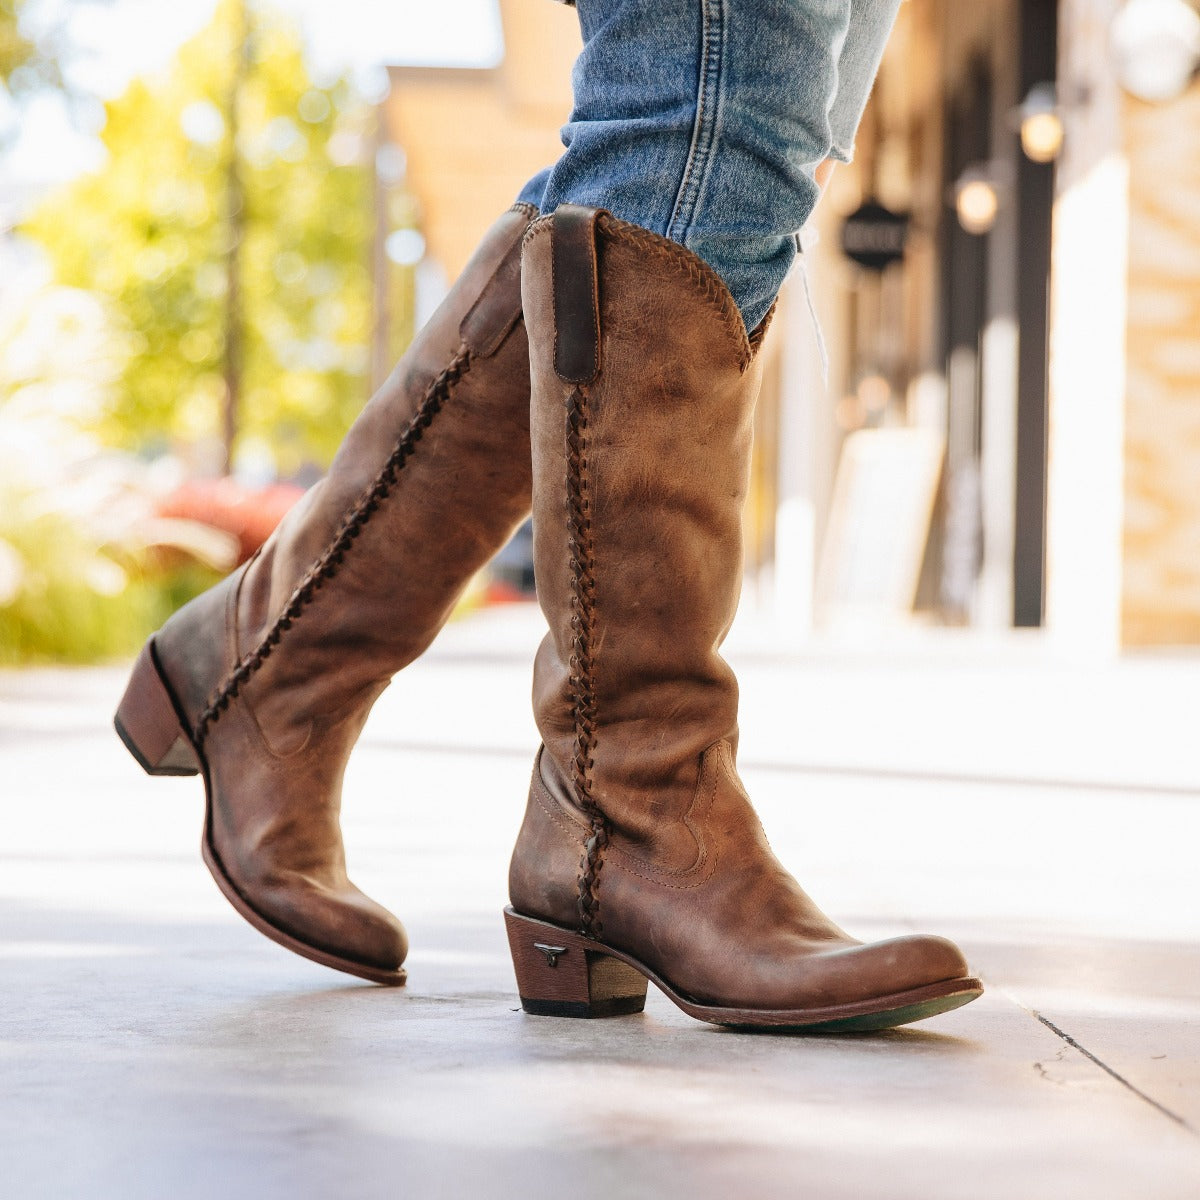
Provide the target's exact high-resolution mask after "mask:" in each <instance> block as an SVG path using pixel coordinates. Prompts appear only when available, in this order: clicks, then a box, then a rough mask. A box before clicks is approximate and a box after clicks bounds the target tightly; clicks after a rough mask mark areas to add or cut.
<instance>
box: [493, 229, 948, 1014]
mask: <svg viewBox="0 0 1200 1200" xmlns="http://www.w3.org/2000/svg"><path fill="white" fill-rule="evenodd" d="M593 220H594V231H595V243H594V255H591V254H589V253H588V252H585V251H583V250H580V249H579V236H578V231H579V229H580V227H581V219H580V215H579V213H578V212H572V213H571V214H569V230H570V240H569V242H560V241H559V233H560V225H559V219H558V217H557V216H556V217H554V218H543V219H542V220H540V221H538V222H536V223H535V224H534V226H533V228H532V229H531V231H530V234H529V235H528V237H527V238H526V242H525V254H524V264H523V270H522V288H523V293H524V313H525V321H526V328H527V332H528V336H529V343H530V355H531V375H532V402H531V422H530V433H531V443H532V449H533V463H534V484H533V505H534V556H535V566H536V573H537V580H538V594H539V599H540V602H541V605H542V608H543V610H544V612H545V614H546V618H547V620H548V622H549V626H550V633H549V635H548V636H547V637H546V639H545V640H544V641H543V643H542V645H541V648H540V650H539V652H538V655H537V660H536V664H535V671H534V707H535V712H536V716H537V722H538V727H539V729H540V731H541V734H542V739H543V748H542V750H541V752H540V753H539V757H538V762H537V764H536V765H535V769H534V774H533V780H532V785H531V788H530V796H529V803H528V808H527V812H526V817H525V821H524V825H523V827H522V829H521V833H520V836H519V838H518V842H517V847H516V850H515V852H514V855H513V860H512V865H511V871H510V879H509V886H510V896H511V900H512V904H513V907H514V908H515V909H516V910H517V912H518V913H522V914H525V915H527V916H531V917H537V918H541V919H543V920H549V921H553V922H555V923H557V924H560V925H564V926H573V927H575V928H578V929H580V931H581V932H584V933H588V934H590V935H591V936H593V937H595V938H596V939H598V940H599V941H601V942H603V943H604V944H606V945H609V946H612V947H614V948H616V949H619V950H622V951H624V952H625V953H628V954H630V955H632V956H634V957H635V958H636V959H638V960H639V961H640V962H642V963H643V964H644V965H646V966H647V967H649V968H650V969H652V970H653V971H655V972H656V973H658V974H659V975H660V976H661V977H662V978H663V979H664V980H666V981H667V982H669V983H670V984H671V985H672V987H673V988H674V989H675V990H676V991H678V992H681V993H682V994H683V995H685V996H687V997H690V998H692V999H693V1000H696V1001H700V1002H703V1003H706V1004H712V1005H720V1006H727V1007H730V1008H742V1009H789V1010H792V1009H805V1008H817V1007H823V1006H828V1005H837V1004H848V1003H853V1002H856V1001H861V1000H866V999H871V998H874V997H879V996H887V995H892V994H895V993H898V992H903V991H907V990H908V989H912V988H919V987H922V986H924V985H926V984H932V983H937V982H940V981H943V980H948V979H958V978H960V977H963V976H965V975H966V964H965V963H964V961H963V958H962V955H961V954H960V953H959V951H958V950H957V948H956V947H955V946H954V945H953V944H951V943H950V942H948V941H945V940H944V939H942V938H937V937H925V936H910V937H902V938H894V939H890V940H888V941H884V942H878V943H875V944H873V945H862V944H860V943H859V942H857V941H855V940H854V939H853V938H851V937H849V936H848V935H847V934H846V933H844V932H843V931H842V930H841V929H839V928H838V927H837V926H836V925H835V924H833V922H831V921H830V920H829V919H828V918H827V917H826V916H825V915H824V914H823V913H822V912H821V911H820V910H819V909H818V908H817V907H816V906H815V904H813V902H812V901H811V900H810V899H809V897H808V896H807V895H805V893H804V892H803V890H802V889H801V888H800V887H799V885H798V884H797V883H796V882H795V880H793V879H792V877H791V876H790V875H789V874H788V873H787V872H786V871H785V870H784V868H783V867H782V866H781V865H780V863H779V862H778V860H777V859H776V858H775V856H774V855H773V853H772V852H771V849H770V847H769V845H768V844H767V840H766V837H765V836H764V834H763V831H762V827H761V825H760V823H759V821H758V818H757V817H756V815H755V813H754V811H753V809H752V807H751V805H750V802H749V800H748V798H747V796H746V793H745V791H744V790H743V788H742V785H741V783H740V781H739V779H738V775H737V771H736V767H735V754H736V746H737V701H738V696H737V684H736V681H735V679H734V676H733V673H732V671H731V670H730V668H729V666H728V665H727V664H726V663H725V661H724V660H723V659H722V658H721V657H720V655H719V654H718V647H719V645H720V643H721V641H722V640H723V639H724V636H725V634H726V632H727V630H728V628H729V625H730V623H731V621H732V620H733V616H734V611H735V608H736V605H737V599H738V591H739V588H740V582H741V569H742V527H741V510H742V505H743V502H744V500H745V497H746V492H747V487H748V482H749V474H750V437H751V414H752V409H753V405H754V401H755V398H756V394H757V391H758V386H759V364H758V362H757V358H756V350H757V346H758V344H759V342H760V340H761V332H762V331H759V334H758V335H756V337H755V338H754V339H753V340H752V339H749V338H747V336H746V333H745V330H744V328H743V326H742V323H741V319H740V315H739V314H738V312H737V309H736V307H735V306H734V303H733V300H732V298H731V297H730V296H729V293H728V291H727V290H726V289H725V287H724V285H723V284H722V283H721V281H720V280H719V279H718V278H717V277H716V276H715V274H714V273H713V272H712V271H711V270H710V269H709V268H708V267H707V266H706V265H705V264H704V263H703V262H701V261H700V260H699V259H698V258H696V257H695V256H694V255H692V254H690V253H689V252H688V251H686V250H684V249H682V248H680V247H679V246H677V245H675V244H673V243H671V242H668V241H665V240H664V239H662V238H659V237H657V236H655V235H654V234H651V233H648V232H647V231H645V230H642V229H639V228H637V227H635V226H630V225H627V224H625V223H623V222H620V221H617V220H615V219H614V218H612V217H611V216H609V215H608V214H606V213H600V214H593ZM568 258H569V259H571V262H570V263H568V262H567V261H565V260H566V259H568ZM592 261H594V262H595V264H596V266H595V270H596V275H597V279H596V282H597V288H596V291H597V294H598V297H599V314H600V321H599V327H600V359H599V362H600V366H599V371H598V374H597V375H596V377H595V379H594V381H593V382H590V383H579V382H577V381H574V380H572V379H569V378H568V379H564V378H563V377H562V375H561V373H560V372H558V371H556V369H555V367H556V361H557V356H556V350H555V348H556V346H561V345H562V344H563V343H564V342H572V341H579V342H585V341H586V339H587V337H588V336H589V334H588V330H587V329H586V328H583V329H579V328H576V329H573V330H567V329H563V328H561V327H557V323H556V314H557V316H558V317H561V315H562V313H563V312H564V311H565V310H564V306H563V305H562V304H561V303H557V304H556V294H555V289H556V286H558V285H557V283H556V276H557V277H558V279H560V280H561V278H562V275H563V272H564V271H566V270H571V271H573V272H576V273H583V274H584V275H586V273H587V272H588V271H589V270H591V269H592V268H591V262H592ZM571 286H572V288H573V289H575V291H576V292H581V291H585V290H586V288H585V286H584V284H583V283H582V282H581V281H580V280H579V279H578V278H575V279H573V281H572V284H571ZM584 324H585V325H586V322H585V323H584Z"/></svg>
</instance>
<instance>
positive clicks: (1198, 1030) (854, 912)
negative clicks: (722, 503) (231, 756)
mask: <svg viewBox="0 0 1200 1200" xmlns="http://www.w3.org/2000/svg"><path fill="white" fill-rule="evenodd" d="M539 629H540V625H539V618H538V616H537V614H536V611H530V610H528V609H524V608H516V609H511V610H500V611H495V612H487V613H483V614H480V615H478V616H476V617H472V618H470V619H467V620H465V621H462V622H460V623H458V624H456V625H454V626H452V627H451V628H450V629H448V630H447V631H446V633H445V634H444V635H443V637H442V639H441V640H440V641H439V643H438V644H437V646H435V648H434V649H433V651H431V652H430V654H429V655H427V656H426V657H425V659H423V660H422V662H421V663H419V664H417V665H416V666H415V667H414V668H412V669H411V670H410V671H408V672H406V673H405V674H404V675H403V676H402V677H401V678H400V679H399V680H398V681H397V683H396V685H395V686H394V687H393V688H392V689H391V690H390V691H389V693H388V694H387V695H386V696H385V698H384V700H383V701H382V702H381V703H380V705H379V706H378V708H377V711H376V713H375V715H374V716H373V717H372V720H371V723H370V724H369V726H368V729H367V731H366V734H365V735H364V740H363V743H362V745H361V747H360V750H359V753H358V754H357V755H356V757H355V760H354V763H353V764H352V768H351V772H350V775H349V778H348V782H347V812H346V833H347V841H348V846H349V854H350V861H351V865H352V867H353V869H354V874H355V877H356V879H357V881H358V882H359V883H360V884H361V886H363V887H364V888H365V889H366V890H367V891H368V892H370V893H371V894H372V895H374V896H376V897H377V898H379V899H380V900H381V901H382V902H383V903H385V904H387V905H388V906H389V907H391V908H392V909H394V910H395V911H396V912H398V913H400V914H401V915H402V916H403V917H404V919H405V922H406V924H407V925H408V927H409V932H410V935H411V939H412V944H413V951H412V955H411V957H410V959H409V964H408V966H409V975H410V983H409V986H408V987H407V988H406V989H404V990H403V991H389V990H385V989H379V988H374V987H371V986H369V985H361V986H360V985H358V984H356V983H354V982H353V981H350V980H349V979H347V978H345V977H342V976H339V975H336V974H334V973H332V972H329V971H326V970H324V969H322V968H320V967H317V966H315V965H313V964H310V963H307V962H304V961H303V960H301V959H298V958H296V957H294V956H292V955H289V954H287V953H286V952H285V951H283V950H281V949H279V948H277V947H275V946H273V945H272V944H271V943H269V942H267V941H265V940H264V939H263V938H261V937H260V936H259V935H257V934H256V933H254V932H253V931H252V930H251V929H250V928H249V927H248V926H246V925H245V924H244V923H243V922H242V921H241V920H240V919H239V918H238V917H237V916H236V915H235V914H234V913H233V911H232V910H231V909H230V908H229V907H228V906H227V905H226V903H225V901H224V900H223V899H222V898H221V897H220V895H219V894H218V892H217V890H216V888H215V886H214V885H213V884H212V882H211V880H210V879H209V878H208V876H207V873H206V872H205V870H204V868H203V866H202V865H201V863H200V860H199V855H198V853H197V841H198V838H199V833H200V820H201V808H202V801H201V790H200V787H199V785H198V783H197V781H195V780H169V779H167V780H152V779H148V778H146V777H145V776H143V775H142V774H141V773H140V771H139V770H138V769H137V768H136V766H135V765H134V763H133V761H132V760H131V759H130V758H129V757H128V755H127V754H126V753H125V751H124V750H123V748H122V747H121V746H120V744H119V743H118V742H117V740H116V738H115V737H114V736H113V735H112V734H111V732H110V729H109V725H108V721H109V718H110V714H111V710H112V707H113V706H114V704H115V701H116V698H117V697H118V695H119V692H120V689H121V687H122V685H123V673H122V672H121V671H117V670H89V671H60V670H48V671H34V672H23V673H9V674H0V756H2V759H0V761H2V764H3V773H2V775H0V778H2V780H3V783H2V784H0V787H2V788H3V793H2V794H3V807H2V809H0V811H2V813H3V837H2V838H0V1080H2V1082H3V1086H2V1089H0V1195H3V1196H12V1197H14V1198H16V1197H19V1198H22V1200H24V1198H31V1200H32V1198H38V1197H53V1198H55V1200H58V1198H60V1197H61V1198H64V1200H65V1198H67V1197H70V1198H72V1200H75V1198H85V1200H93V1198H95V1200H109V1198H112V1200H143V1198H145V1200H160V1198H165V1197H171V1198H172V1200H175V1198H178V1200H190V1198H191V1197H197V1198H198V1197H201V1196H203V1197H210V1196H213V1195H222V1196H227V1197H232V1198H241V1197H246V1198H250V1197H254V1198H255V1200H273V1198H275V1197H279V1198H281V1200H282V1198H285V1197H286V1198H288V1200H297V1198H304V1200H308V1198H312V1200H325V1198H331V1200H343V1198H344V1200H358V1198H360V1197H363V1198H365V1197H380V1198H383V1197H388V1198H389V1200H391V1198H394V1197H397V1196H400V1197H407V1196H412V1197H443V1196H444V1197H476V1196H478V1197H488V1198H490V1197H495V1198H507V1197H514V1198H517V1197H520V1198H529V1200H540V1198H542V1197H547V1198H548V1197H551V1196H559V1195H569V1196H571V1197H573V1198H574V1200H592V1198H593V1197H594V1198H596V1200H599V1198H600V1197H605V1198H608V1197H678V1198H680V1200H682V1198H684V1197H687V1198H689V1200H690V1198H696V1200H706V1198H708V1197H718V1196H720V1197H728V1196H732V1197H736V1198H741V1197H747V1198H759V1197H804V1198H806V1200H876V1198H878V1200H942V1198H945V1200H962V1197H966V1196H970V1197H971V1198H972V1200H991V1198H993V1197H994V1198H996V1200H1018V1198H1019V1200H1042V1198H1045V1200H1072V1198H1074V1197H1081V1198H1082V1197H1087V1198H1088V1200H1118V1198H1120V1200H1124V1198H1126V1197H1128V1198H1131V1200H1132V1198H1135V1197H1136V1198H1138V1200H1145V1198H1160V1197H1161V1198H1164V1200H1166V1198H1172V1200H1176V1198H1177V1200H1195V1198H1196V1197H1197V1196H1200V901H1198V900H1197V889H1196V877H1197V871H1196V854H1197V849H1196V848H1197V846H1198V845H1200V759H1198V758H1197V756H1196V754H1195V750H1194V747H1195V739H1196V735H1195V715H1194V714H1195V680H1196V678H1197V669H1196V668H1197V666H1198V665H1200V663H1198V662H1197V660H1196V659H1188V658H1186V657H1163V658H1145V659H1141V660H1136V661H1126V662H1121V663H1117V664H1112V665H1109V666H1106V667H1094V666H1092V667H1081V666H1077V665H1072V664H1071V663H1070V662H1066V661H1061V660H1053V659H1051V658H1049V657H1048V656H1047V654H1046V652H1045V648H1044V645H1043V644H1042V643H1040V642H1038V641H1036V640H1032V639H1029V640H1021V639H1006V640H1005V641H1003V642H999V643H995V644H993V645H990V646H989V645H982V644H981V643H979V642H977V641H974V640H972V639H971V638H970V637H967V636H964V635H957V636H954V635H950V636H946V635H943V636H941V637H933V638H930V637H919V638H915V639H906V640H904V641H902V642H900V643H896V642H894V641H893V642H890V643H887V644H886V645H883V644H881V646H879V647H877V648H876V649H875V650H873V651H872V650H869V649H867V650H863V649H856V650H848V649H845V648H842V649H836V648H828V647H827V648H824V649H808V650H805V651H801V652H796V653H794V654H792V655H790V656H781V655H780V654H779V653H778V651H777V650H776V649H775V643H774V641H773V639H772V638H771V636H770V631H769V630H764V629H763V628H762V627H760V626H756V625H755V624H754V623H753V622H746V623H744V624H743V625H742V626H741V627H740V628H739V629H737V630H735V634H734V637H733V638H732V639H731V645H730V657H731V659H732V660H733V661H734V663H735V665H736V666H737V667H738V669H739V672H740V674H741V679H742V691H743V741H742V750H741V761H742V763H743V768H744V775H745V779H746V783H747V786H748V788H749V790H750V791H751V794H752V795H754V797H755V800H756V804H757V806H758V807H759V810H760V812H761V813H762V816H763V820H764V823H765V825H766V827H767V830H768V832H769V833H770V835H771V838H772V843H773V845H774V846H775V848H776V850H777V851H778V852H779V853H780V855H781V857H783V858H784V860H785V861H786V862H787V863H788V864H789V865H790V866H791V867H792V868H793V869H794V871H795V872H796V874H797V876H798V877H799V878H800V879H801V881H802V882H803V883H804V884H805V886H806V888H807V889H808V890H809V891H811V892H812V893H813V894H814V896H815V897H816V898H817V899H818V900H819V901H820V902H821V903H822V904H823V905H824V907H826V908H827V910H829V911H830V913H831V914H832V915H833V916H834V917H835V918H836V919H838V920H839V921H840V922H841V923H842V924H843V925H845V926H847V927H848V928H849V929H850V930H851V931H852V932H855V933H857V934H859V935H860V936H866V937H873V936H883V935H888V934H892V933H897V932H902V931H907V930H910V929H917V928H920V929H928V930H931V931H936V932H942V933H946V934H948V935H950V936H952V937H955V938H957V939H958V940H959V941H960V942H961V943H962V944H963V945H964V947H965V948H966V950H967V951H968V954H969V956H970V958H971V960H972V963H973V965H974V966H975V967H976V968H977V969H978V971H979V972H980V973H981V974H982V975H983V977H984V980H985V983H986V984H987V985H988V992H987V994H986V995H985V997H984V998H983V999H982V1000H980V1001H979V1002H977V1003H975V1004H972V1005H970V1006H968V1007H967V1008H965V1009H963V1010H961V1011H959V1012H955V1013H949V1014H946V1015H945V1016H943V1017H940V1018H936V1019H934V1020H931V1021H928V1022H925V1023H923V1024H922V1025H919V1026H915V1027H910V1028H908V1029H903V1030H898V1031H894V1032H891V1033H886V1034H879V1035H873V1036H860V1037H844V1036H843V1037H833V1036H826V1037H810V1038H800V1037H786V1036H774V1035H745V1034H737V1033H731V1032H727V1031H722V1030H718V1029H713V1028H709V1027H706V1026H703V1025H701V1024H698V1023H696V1022H693V1021H691V1020H689V1019H688V1018H686V1017H684V1016H683V1015H682V1014H680V1013H679V1012H678V1011H677V1010H676V1009H674V1008H673V1007H672V1006H671V1005H670V1004H669V1003H668V1002H666V1001H665V1000H664V999H663V998H662V997H661V996H659V995H657V993H655V992H654V990H653V989H651V996H650V1001H649V1003H648V1005H647V1010H646V1013H645V1014H644V1015H643V1016H638V1017H628V1018H622V1019H615V1020H609V1021H597V1022H583V1021H567V1020H556V1019H548V1018H532V1017H526V1016H524V1015H523V1014H521V1013H520V1012H519V1011H517V1007H518V1006H517V1000H516V996H515V992H514V986H513V980H512V974H511V967H510V965H509V962H508V957H507V947H506V945H505V941H504V933H503V927H502V922H501V920H500V909H501V907H502V905H503V903H504V892H505V872H506V867H507V855H508V851H509V848H510V846H511V842H512V839H513V837H514V835H515V833H516V829H517V825H518V822H519V820H520V815H521V810H522V807H523V803H524V795H525V789H526V784H527V779H528V771H529V766H530V762H531V757H532V750H533V748H534V746H535V744H536V735H535V733H534V730H533V725H532V721H531V719H530V716H529V704H528V693H529V665H528V664H529V661H530V657H531V654H532V648H533V646H534V645H535V644H536V640H537V638H538V636H539Z"/></svg>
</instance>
